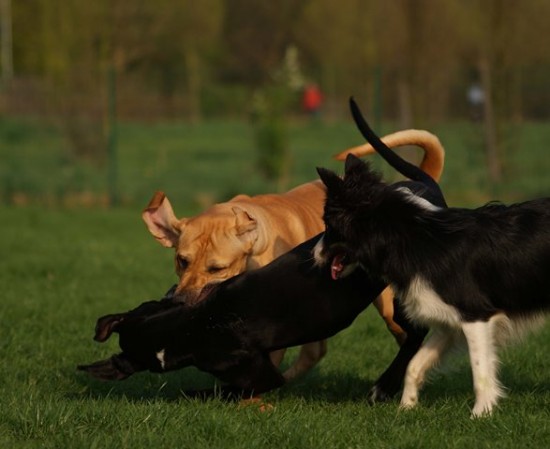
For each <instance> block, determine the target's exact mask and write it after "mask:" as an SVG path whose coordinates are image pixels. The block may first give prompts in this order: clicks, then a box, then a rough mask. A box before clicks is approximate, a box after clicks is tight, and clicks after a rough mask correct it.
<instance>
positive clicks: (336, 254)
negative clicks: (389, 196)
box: [314, 154, 386, 279]
mask: <svg viewBox="0 0 550 449" xmlns="http://www.w3.org/2000/svg"><path fill="white" fill-rule="evenodd" d="M317 172H318V173H319V176H320V178H321V180H322V181H323V183H324V184H325V186H326V188H327V198H326V202H325V210H324V215H323V219H324V221H325V233H324V235H323V237H322V238H321V239H320V240H319V242H318V243H317V245H316V246H315V248H314V256H315V260H316V262H317V264H319V265H326V264H327V263H329V261H330V264H331V265H330V267H331V275H332V278H333V279H339V278H342V277H345V276H347V275H348V274H350V273H351V272H353V270H354V269H355V268H356V267H357V266H358V261H357V255H356V252H357V248H356V247H355V244H354V242H356V241H357V239H358V238H359V235H358V232H357V230H356V227H357V225H358V221H359V222H360V221H362V218H363V217H364V216H365V214H368V213H369V209H370V208H371V207H374V206H375V205H376V204H377V203H378V201H379V198H380V192H381V191H382V190H383V189H384V187H385V186H386V185H385V184H384V183H383V182H382V178H381V176H380V175H379V174H378V173H376V172H374V171H373V170H371V169H370V166H369V164H367V163H365V162H363V161H361V160H360V159H359V158H357V157H356V156H354V155H352V154H350V155H348V156H347V158H346V165H345V174H344V177H343V179H342V178H340V177H339V176H338V175H337V174H336V173H334V172H332V171H330V170H327V169H324V168H318V169H317ZM361 234H362V235H364V230H363V232H361Z"/></svg>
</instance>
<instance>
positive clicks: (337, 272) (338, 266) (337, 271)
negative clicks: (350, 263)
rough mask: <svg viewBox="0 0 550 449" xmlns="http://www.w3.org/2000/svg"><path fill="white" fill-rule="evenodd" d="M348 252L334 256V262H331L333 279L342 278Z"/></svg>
mask: <svg viewBox="0 0 550 449" xmlns="http://www.w3.org/2000/svg"><path fill="white" fill-rule="evenodd" d="M346 258H347V256H346V254H342V253H340V254H336V255H335V256H334V257H333V258H332V262H331V263H330V276H331V277H332V279H334V280H337V279H340V277H341V276H342V274H343V272H344V268H346V263H345V262H346Z"/></svg>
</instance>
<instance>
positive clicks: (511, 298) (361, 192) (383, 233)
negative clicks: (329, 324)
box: [316, 158, 550, 416]
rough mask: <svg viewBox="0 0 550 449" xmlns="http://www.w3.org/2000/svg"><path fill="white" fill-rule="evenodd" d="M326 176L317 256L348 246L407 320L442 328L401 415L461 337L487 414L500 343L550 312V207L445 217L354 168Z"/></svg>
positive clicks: (495, 394)
mask: <svg viewBox="0 0 550 449" xmlns="http://www.w3.org/2000/svg"><path fill="white" fill-rule="evenodd" d="M321 175H322V178H323V181H324V182H325V184H326V185H327V188H328V197H327V203H326V208H325V221H326V224H327V233H326V234H325V237H324V238H323V244H322V247H321V248H317V249H316V251H317V253H318V254H320V255H323V254H325V255H326V254H330V249H329V248H330V247H331V245H333V244H334V243H337V247H340V246H342V244H345V247H346V248H347V250H348V251H351V252H352V253H353V254H352V256H353V257H354V258H355V259H357V260H358V261H359V262H360V264H361V265H362V266H363V267H364V268H365V269H366V270H368V271H369V272H370V273H371V274H372V275H373V276H377V277H381V278H382V279H385V280H387V281H388V282H389V283H390V284H391V285H392V286H393V287H394V288H395V290H396V291H397V292H398V293H399V294H400V296H401V298H402V305H403V309H404V310H405V312H406V314H407V315H408V316H409V317H410V318H412V319H413V320H414V321H415V322H419V323H422V324H427V325H432V326H435V327H436V330H435V332H434V334H433V335H432V336H431V337H430V339H429V340H428V341H427V342H426V344H425V346H424V347H423V348H422V349H421V350H420V351H419V353H418V354H417V355H416V356H415V357H414V359H413V360H412V362H411V364H410V366H409V368H408V371H407V378H406V380H405V390H404V392H403V397H402V401H401V403H402V405H403V406H404V407H412V406H414V405H415V404H416V402H417V397H418V389H419V387H420V385H421V384H422V381H423V378H424V374H425V372H426V371H427V369H429V367H431V366H432V365H433V364H434V363H436V362H437V360H438V359H439V358H440V356H441V355H442V354H443V353H444V352H445V351H446V350H447V349H448V347H450V346H451V345H452V344H453V343H454V342H455V340H456V337H459V336H461V335H462V334H463V335H464V336H465V337H466V341H467V343H468V347H469V351H470V359H471V363H472V370H473V376H474V386H475V390H476V404H475V406H474V409H473V411H472V414H473V416H481V415H484V414H490V413H491V411H492V408H493V406H494V405H495V404H496V402H497V400H498V398H499V397H500V396H501V395H502V391H501V387H500V385H499V383H498V380H497V378H496V367H497V357H496V353H495V348H494V344H495V340H498V339H499V337H500V334H501V333H502V332H501V331H502V328H503V327H504V328H505V330H506V332H507V333H510V332H513V331H515V328H516V327H518V326H517V325H518V322H519V321H521V323H520V324H521V326H519V327H525V324H526V321H529V320H531V319H533V318H537V317H538V315H540V314H542V313H544V312H547V311H548V309H549V308H550V276H549V275H550V199H540V200H534V201H529V202H525V203H521V204H515V205H512V206H504V205H501V204H489V205H486V206H483V207H481V208H478V209H474V210H470V209H459V208H449V209H446V208H439V207H434V206H433V205H430V204H428V203H425V202H424V201H423V200H419V199H418V198H417V197H415V196H414V195H411V194H410V192H404V191H400V190H396V189H395V188H393V186H387V185H385V184H384V183H382V182H381V179H380V177H379V176H378V175H376V174H375V173H373V172H372V171H370V170H369V168H368V167H367V166H366V165H365V164H363V163H362V162H361V161H359V160H357V159H353V158H350V159H349V160H348V161H347V163H346V175H345V178H344V180H341V179H340V178H338V177H337V176H336V175H334V174H331V173H330V172H328V171H324V172H321Z"/></svg>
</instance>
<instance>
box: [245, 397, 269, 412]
mask: <svg viewBox="0 0 550 449" xmlns="http://www.w3.org/2000/svg"><path fill="white" fill-rule="evenodd" d="M245 407H246V408H248V407H258V411H260V412H262V413H266V412H272V411H273V410H275V407H274V406H273V405H272V404H270V403H268V402H264V401H263V400H262V398H261V397H260V396H254V397H252V398H248V399H241V400H240V401H239V406H238V408H239V409H242V408H245Z"/></svg>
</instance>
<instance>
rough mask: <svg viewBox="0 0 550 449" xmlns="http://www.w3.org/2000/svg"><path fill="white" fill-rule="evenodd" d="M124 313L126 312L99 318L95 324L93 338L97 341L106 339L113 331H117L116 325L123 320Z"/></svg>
mask: <svg viewBox="0 0 550 449" xmlns="http://www.w3.org/2000/svg"><path fill="white" fill-rule="evenodd" d="M126 315H127V314H126V313H115V314H113V315H105V316H102V317H101V318H99V319H98V320H97V323H96V325H95V336H94V340H95V341H99V342H104V341H105V340H107V339H108V338H109V337H110V336H111V334H112V333H113V332H116V331H117V327H118V325H119V324H120V323H122V321H124V318H125V317H126Z"/></svg>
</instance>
